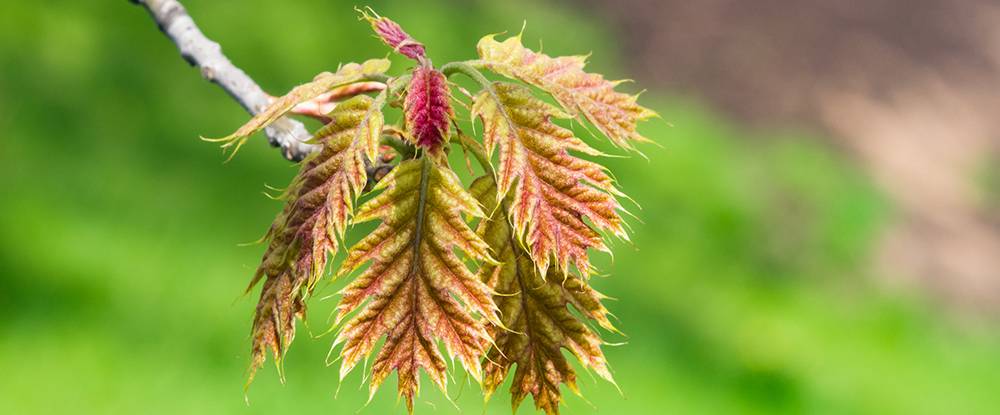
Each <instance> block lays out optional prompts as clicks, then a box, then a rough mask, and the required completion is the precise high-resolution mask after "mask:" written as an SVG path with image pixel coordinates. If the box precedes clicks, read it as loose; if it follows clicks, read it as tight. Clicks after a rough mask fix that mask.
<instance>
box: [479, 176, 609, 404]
mask: <svg viewBox="0 0 1000 415" xmlns="http://www.w3.org/2000/svg"><path fill="white" fill-rule="evenodd" d="M471 191H472V193H473V194H474V195H475V196H476V198H477V199H479V200H480V202H482V203H483V206H484V207H485V208H486V209H487V210H488V211H494V212H495V213H494V214H493V217H491V218H489V219H484V220H483V221H482V222H480V224H479V227H478V229H477V233H479V235H480V236H481V237H482V238H483V240H485V241H486V243H487V244H489V246H490V248H491V249H492V250H493V252H494V253H495V255H497V259H498V260H499V261H500V264H496V265H494V264H485V265H484V266H483V267H482V268H480V270H479V277H480V278H481V279H482V280H483V281H485V282H486V283H487V284H488V285H489V286H490V287H493V289H494V290H495V291H496V293H497V294H496V295H495V296H494V300H495V301H496V303H497V306H498V307H499V308H500V315H501V316H502V318H501V320H502V323H503V324H504V326H505V327H506V328H502V327H498V326H495V325H491V326H490V333H491V334H492V335H493V337H494V346H493V347H491V348H490V350H489V352H488V353H487V357H486V360H484V362H483V365H484V368H483V388H484V389H485V390H486V393H487V395H491V394H492V393H493V392H494V391H496V388H497V387H499V386H500V385H501V384H502V383H503V382H504V379H506V378H507V376H509V375H510V370H511V368H512V367H513V366H515V365H516V366H517V369H516V370H515V371H514V374H513V376H514V377H513V380H512V381H511V386H510V392H511V404H512V405H513V407H514V410H515V411H516V410H517V406H518V405H519V404H520V403H521V401H522V400H523V399H524V398H525V397H526V396H527V395H528V394H531V395H532V397H533V398H534V401H535V408H537V409H539V410H544V411H545V413H547V414H558V413H559V402H560V401H561V399H562V398H561V393H560V390H559V386H560V385H561V384H565V385H567V386H568V387H569V388H570V389H571V390H573V391H574V392H576V382H575V381H576V374H575V373H574V371H573V369H572V368H571V367H570V365H569V362H567V361H566V358H565V357H564V356H563V354H562V350H561V349H566V350H569V351H570V352H572V353H573V355H575V356H576V357H577V359H579V360H580V363H581V364H583V366H585V367H587V368H589V369H591V370H593V371H594V372H595V373H597V374H598V375H599V376H600V377H602V378H604V379H607V380H608V381H610V382H612V383H613V382H614V380H613V379H612V377H611V372H610V371H609V370H608V367H607V362H606V360H605V358H604V353H603V352H602V351H601V344H602V341H601V339H600V338H599V337H598V336H597V334H595V333H594V332H593V331H591V330H590V329H589V328H588V327H587V325H586V324H584V322H583V321H581V320H580V319H579V318H578V317H576V316H575V315H574V314H573V313H571V312H570V310H569V307H568V305H570V304H572V305H573V308H575V309H576V310H577V312H579V313H580V314H582V315H583V316H585V317H587V318H590V319H593V320H594V321H596V322H597V323H598V324H600V325H601V326H603V327H605V328H607V329H609V330H614V327H613V326H612V325H611V322H610V321H609V320H608V310H607V309H606V308H604V306H603V305H601V299H602V298H604V296H603V295H601V294H600V293H598V292H597V291H594V290H593V289H591V288H590V287H589V286H587V284H586V282H584V280H582V279H580V278H578V277H575V276H573V275H564V276H561V277H557V276H555V275H553V276H549V277H548V278H546V277H545V276H543V275H542V274H540V273H539V272H538V270H537V267H536V266H535V264H534V263H533V261H532V260H531V258H530V256H529V255H528V252H526V251H525V250H524V248H523V247H522V246H521V244H520V243H518V242H517V239H516V235H515V234H514V230H513V228H512V227H511V225H510V210H509V209H510V199H511V198H510V197H508V198H505V199H504V200H503V201H502V202H497V195H498V193H497V187H496V185H495V182H494V180H493V178H492V177H488V176H487V177H481V178H479V179H477V180H476V181H475V182H474V183H473V184H472V189H471ZM498 203H499V208H498Z"/></svg>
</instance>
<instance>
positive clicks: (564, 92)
mask: <svg viewBox="0 0 1000 415" xmlns="http://www.w3.org/2000/svg"><path fill="white" fill-rule="evenodd" d="M476 48H477V49H478V51H479V58H480V60H479V62H478V63H480V64H482V65H485V66H486V67H487V68H489V69H490V70H492V71H494V72H496V73H499V74H501V75H503V76H506V77H509V78H515V79H520V80H521V81H524V82H527V83H529V84H532V85H534V86H537V87H539V88H541V89H543V90H545V91H546V92H548V93H550V94H552V96H553V97H554V98H555V99H556V101H558V102H559V104H560V105H562V106H563V108H565V109H566V111H569V112H570V113H572V114H574V115H576V114H583V116H584V117H585V118H586V119H587V120H589V121H590V122H591V123H592V124H593V125H594V126H596V127H597V128H598V129H599V130H600V131H601V132H602V133H604V135H606V136H607V137H608V138H609V139H611V141H612V142H613V143H614V144H615V145H617V146H619V147H622V148H624V149H627V150H634V149H635V148H634V146H633V144H632V143H633V142H649V141H650V140H649V139H648V138H646V137H643V136H642V135H641V134H639V132H638V131H637V130H636V124H637V123H638V122H639V121H642V120H645V119H649V118H652V117H655V116H656V113H655V112H653V111H652V110H650V109H648V108H645V107H642V106H640V105H639V104H638V103H636V99H637V98H638V96H637V95H628V94H623V93H621V92H617V91H615V87H616V86H617V85H618V84H620V83H622V82H623V81H608V80H606V79H604V77H603V76H601V75H599V74H594V73H588V72H585V71H584V70H583V68H584V66H585V65H586V57H585V56H558V57H554V58H553V57H550V56H548V55H545V54H543V53H537V52H534V51H532V50H531V49H528V48H526V47H524V46H523V45H522V44H521V36H520V35H518V36H513V37H510V38H508V39H507V40H504V41H503V42H499V41H497V40H496V39H495V35H487V36H484V37H483V38H482V39H481V40H480V41H479V44H478V45H477V46H476Z"/></svg>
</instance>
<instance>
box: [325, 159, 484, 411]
mask: <svg viewBox="0 0 1000 415" xmlns="http://www.w3.org/2000/svg"><path fill="white" fill-rule="evenodd" d="M383 189H384V191H383V192H382V193H380V194H379V195H377V196H376V197H374V198H373V199H371V200H369V201H368V202H366V203H365V204H364V205H362V206H361V207H360V208H359V209H358V212H357V215H356V216H355V218H354V221H355V222H356V223H357V222H365V221H370V220H375V219H380V220H381V223H380V224H379V226H378V227H377V228H376V229H375V230H374V231H373V232H372V233H371V234H369V235H368V236H367V237H365V238H364V239H362V240H361V241H360V242H358V243H357V244H356V245H354V246H353V247H351V249H350V251H349V252H348V255H347V258H346V259H345V260H344V262H343V264H342V265H341V269H340V271H339V272H338V274H337V275H338V276H342V275H345V274H348V273H350V272H351V271H353V270H355V269H357V268H358V267H360V266H361V265H362V264H364V263H367V262H369V261H370V262H371V265H370V266H369V267H368V268H367V269H365V271H364V272H362V273H361V275H359V276H358V277H357V278H356V279H355V280H354V281H352V282H351V283H350V284H349V285H348V286H347V287H345V288H344V289H343V290H342V291H341V294H342V295H343V298H342V299H341V300H340V304H338V306H337V308H338V316H337V320H338V321H340V320H341V319H342V318H344V317H346V316H347V315H348V314H350V313H352V312H353V311H354V310H357V309H358V308H361V311H360V312H358V313H357V314H356V315H355V316H354V317H353V318H351V319H350V320H349V321H348V322H347V323H346V324H345V325H344V327H343V328H342V329H341V331H340V333H339V334H338V335H337V338H336V340H335V341H334V346H336V345H338V344H341V343H343V348H342V349H341V351H340V356H341V358H342V359H343V362H342V365H341V369H340V376H341V379H343V378H344V377H345V376H346V375H347V374H348V373H349V372H350V371H351V369H353V368H354V366H355V365H356V364H357V363H358V361H360V360H361V359H362V358H364V357H366V356H368V355H369V354H370V353H371V352H372V350H373V349H374V347H375V345H376V342H378V340H379V339H381V338H383V337H384V338H385V343H384V344H383V345H382V348H381V350H379V352H378V353H377V355H376V357H375V361H374V363H373V364H372V378H371V383H370V386H369V391H370V394H371V395H374V393H375V391H376V390H377V389H378V387H379V385H381V383H382V382H383V381H384V380H385V378H386V377H387V376H388V375H389V374H390V373H391V372H392V371H396V373H397V375H398V378H399V394H400V395H401V396H403V397H405V398H406V405H407V407H408V408H409V410H410V412H412V411H413V398H414V396H415V395H416V394H417V393H418V392H419V381H418V378H419V373H418V370H419V369H423V370H424V371H425V372H426V373H427V374H428V376H429V377H430V378H431V380H432V381H433V382H434V383H435V384H436V385H437V386H438V387H439V388H441V390H443V391H444V390H446V387H447V378H446V363H445V360H444V358H443V356H442V355H441V353H440V351H439V350H438V346H437V341H438V340H440V341H441V342H443V343H444V345H445V348H446V349H447V351H448V354H449V355H451V356H453V357H457V358H458V359H459V361H461V362H462V365H463V366H464V367H465V369H466V371H467V372H469V374H470V375H471V376H472V377H473V378H474V379H477V380H478V379H480V377H481V372H482V367H481V364H480V359H481V358H482V356H483V354H484V352H485V349H486V345H487V344H488V343H489V342H490V337H489V334H488V333H487V332H486V329H485V327H484V324H483V323H482V322H481V320H477V319H476V318H474V317H473V313H476V314H479V315H480V316H482V317H484V318H485V319H488V320H490V321H494V322H497V323H498V324H499V318H498V316H497V307H496V304H494V302H493V299H492V297H491V292H490V290H489V287H487V286H486V284H484V283H483V282H481V281H480V280H479V279H478V278H477V277H476V275H474V274H473V273H472V272H470V271H469V269H468V268H466V265H465V264H464V263H463V262H462V261H461V260H460V259H459V257H458V256H457V255H456V254H455V249H456V248H457V249H459V250H461V251H463V252H464V253H465V255H466V256H468V257H469V258H471V259H473V260H478V261H484V262H495V261H494V260H493V259H492V258H491V257H490V255H489V253H488V250H489V247H488V246H487V245H486V243H485V242H483V240H482V239H480V238H479V236H477V235H476V233H475V232H474V231H472V229H470V228H469V226H468V225H467V224H466V223H465V220H464V219H463V218H462V215H463V214H467V215H470V216H474V217H483V216H484V214H483V211H482V210H481V209H480V207H479V204H478V203H477V202H476V200H475V199H474V198H472V196H471V195H469V194H468V193H467V192H466V190H465V189H464V188H463V187H462V184H461V183H460V182H459V181H458V178H457V177H456V176H455V174H454V173H453V172H452V171H451V170H450V169H449V168H447V167H446V166H441V165H438V164H437V163H435V162H432V161H431V160H430V159H428V158H426V157H425V158H423V159H419V160H407V161H404V162H402V163H400V164H399V165H398V166H397V167H396V168H395V169H393V170H392V172H390V173H389V175H387V176H386V177H385V178H383V179H382V181H380V182H379V183H378V185H377V186H376V188H375V190H383Z"/></svg>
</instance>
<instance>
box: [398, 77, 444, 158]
mask: <svg viewBox="0 0 1000 415" xmlns="http://www.w3.org/2000/svg"><path fill="white" fill-rule="evenodd" d="M450 100H451V91H450V89H449V88H448V81H447V79H445V77H444V74H442V73H441V71H438V70H436V69H433V68H431V67H428V66H423V65H421V66H419V67H417V68H416V69H415V70H414V71H413V77H412V78H410V86H409V89H408V91H407V95H406V101H405V104H404V107H403V111H404V112H405V113H406V128H407V131H408V132H409V135H410V137H412V139H413V141H414V143H413V144H416V145H417V146H420V147H423V148H426V149H428V151H430V152H431V153H437V152H438V151H439V150H440V149H441V145H442V144H443V143H444V142H445V141H446V140H447V139H448V134H449V131H450V127H451V124H450V121H451V119H452V118H453V117H454V116H455V113H454V111H453V110H452V108H451V103H450V102H449V101H450Z"/></svg>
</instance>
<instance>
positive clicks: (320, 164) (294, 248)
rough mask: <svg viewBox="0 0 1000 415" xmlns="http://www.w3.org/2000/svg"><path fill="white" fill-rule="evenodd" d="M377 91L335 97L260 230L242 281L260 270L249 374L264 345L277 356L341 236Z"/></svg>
mask: <svg viewBox="0 0 1000 415" xmlns="http://www.w3.org/2000/svg"><path fill="white" fill-rule="evenodd" d="M384 98H385V96H384V95H379V97H378V98H377V99H372V98H371V97H368V96H365V95H359V96H357V97H354V98H352V99H350V100H348V101H345V102H343V103H341V104H339V105H338V106H337V107H336V108H335V109H334V110H333V111H332V112H331V113H330V119H331V121H330V123H329V124H327V125H326V126H324V127H323V128H321V129H320V130H319V131H317V132H316V135H315V137H314V138H313V140H314V141H316V142H317V143H320V144H322V150H321V151H319V152H317V153H313V154H312V155H310V156H309V158H307V159H306V160H305V161H304V162H303V165H302V168H301V170H300V171H299V174H298V175H297V176H296V177H295V180H294V182H293V183H292V185H291V186H290V187H289V189H288V191H287V192H286V195H285V197H286V198H287V199H288V201H287V203H286V204H285V209H284V211H283V212H282V213H281V214H280V215H278V217H277V218H276V219H275V220H274V223H273V224H272V225H271V229H270V230H269V231H268V234H267V236H266V237H265V239H266V240H267V241H268V248H267V251H266V252H265V253H264V258H263V260H262V261H261V265H260V266H259V267H258V268H257V272H256V274H255V275H254V278H253V280H252V281H251V282H250V287H248V288H247V289H248V290H249V289H251V288H253V286H254V285H256V284H257V282H258V281H260V280H261V279H262V278H264V277H265V276H266V277H267V281H266V282H265V283H264V288H263V290H262V291H261V297H260V302H259V303H258V305H257V312H256V316H255V317H254V328H253V348H252V364H251V375H250V376H251V379H252V377H253V371H254V370H256V369H257V368H258V367H259V366H260V365H261V364H263V362H264V360H265V358H266V352H267V350H268V349H270V350H271V351H272V352H273V354H274V357H275V359H276V360H280V358H281V356H282V354H283V353H284V351H285V349H286V347H287V346H288V345H289V344H290V343H291V342H292V339H293V337H294V335H295V318H303V317H304V314H305V306H304V303H303V299H304V297H305V296H306V295H308V294H309V293H310V292H311V291H312V288H313V285H314V284H315V282H316V281H317V280H318V279H319V276H320V274H321V273H322V272H323V269H324V268H325V267H326V261H327V258H328V255H327V254H328V253H333V252H334V251H336V250H337V239H338V238H343V236H344V231H345V229H346V228H347V222H348V220H349V219H350V215H351V212H352V211H353V205H354V200H355V198H356V197H357V196H358V195H359V194H360V193H361V190H362V189H363V188H364V186H365V182H366V180H367V176H366V173H365V165H364V160H363V157H366V154H367V155H368V157H370V158H371V159H374V153H375V152H376V151H377V150H378V139H379V135H380V134H381V131H382V125H383V116H382V112H381V108H382V104H383V102H384Z"/></svg>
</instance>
